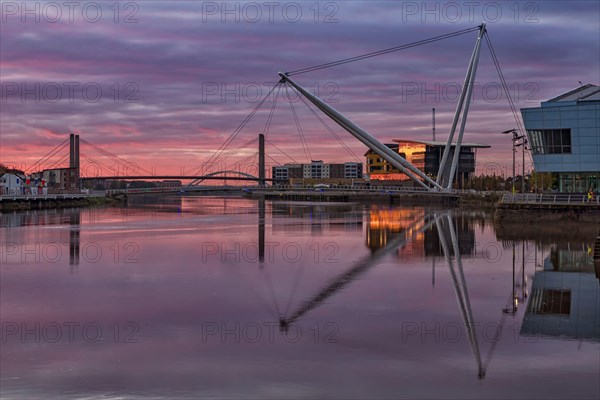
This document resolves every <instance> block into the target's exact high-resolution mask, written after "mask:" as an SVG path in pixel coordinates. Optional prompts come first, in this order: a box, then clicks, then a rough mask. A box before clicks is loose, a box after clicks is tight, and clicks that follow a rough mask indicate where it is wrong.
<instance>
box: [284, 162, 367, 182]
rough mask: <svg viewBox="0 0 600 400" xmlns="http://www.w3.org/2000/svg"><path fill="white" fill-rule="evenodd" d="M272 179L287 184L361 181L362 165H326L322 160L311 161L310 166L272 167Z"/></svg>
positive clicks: (354, 163) (285, 165) (348, 163)
mask: <svg viewBox="0 0 600 400" xmlns="http://www.w3.org/2000/svg"><path fill="white" fill-rule="evenodd" d="M272 173H273V179H275V180H276V181H278V182H287V181H292V180H296V179H304V180H315V179H316V180H328V179H362V177H363V165H362V163H357V162H346V163H340V164H327V163H324V162H323V161H322V160H313V161H312V162H311V163H310V164H284V165H277V166H274V167H273V169H272Z"/></svg>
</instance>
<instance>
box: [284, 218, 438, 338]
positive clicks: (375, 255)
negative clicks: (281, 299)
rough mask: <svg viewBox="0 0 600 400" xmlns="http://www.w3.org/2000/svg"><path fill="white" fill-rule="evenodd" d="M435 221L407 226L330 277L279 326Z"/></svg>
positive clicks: (291, 321)
mask: <svg viewBox="0 0 600 400" xmlns="http://www.w3.org/2000/svg"><path fill="white" fill-rule="evenodd" d="M427 217H429V216H425V217H423V218H421V219H419V220H417V221H415V222H414V223H413V225H412V226H411V228H412V227H414V226H418V225H419V224H420V223H421V222H424V219H425V218H427ZM435 222H436V220H435V219H433V220H432V221H429V222H428V223H426V224H424V225H422V226H421V227H420V228H418V229H417V230H414V231H413V230H412V229H411V228H409V229H406V230H404V231H402V234H400V235H398V236H396V237H395V238H394V239H393V240H390V241H388V242H387V244H386V245H385V246H384V247H382V248H380V249H377V250H375V251H373V252H372V253H371V254H369V255H368V256H366V257H364V258H362V259H361V260H359V261H358V262H357V263H356V264H354V266H353V267H352V268H350V269H349V270H347V271H346V272H344V273H343V274H341V275H339V276H337V277H336V278H334V279H332V280H331V281H330V283H329V284H327V285H326V286H324V287H323V288H322V289H321V290H320V291H319V292H318V293H317V294H316V295H315V296H313V297H312V298H311V299H310V300H308V301H306V302H304V303H303V304H302V305H301V306H300V308H298V310H296V311H295V312H294V313H292V315H291V316H289V317H286V316H285V315H282V316H281V318H280V319H279V327H280V328H281V329H282V330H286V329H287V327H288V326H289V325H290V324H292V323H294V322H295V321H296V320H297V319H298V318H300V317H301V316H302V315H304V314H306V313H307V312H309V311H310V310H312V309H313V308H315V307H317V306H318V305H319V304H321V303H322V302H323V301H325V300H326V299H327V298H328V297H330V296H332V295H333V294H335V293H336V292H337V291H339V290H340V289H342V288H343V287H344V286H346V285H348V284H349V283H350V282H352V281H354V279H356V278H357V277H358V276H359V275H361V274H362V273H364V272H365V271H367V270H368V269H369V268H370V267H372V266H374V265H375V264H377V263H378V262H379V261H380V260H381V259H382V258H383V257H384V256H385V255H387V254H388V253H390V252H392V251H394V250H396V249H397V248H398V247H399V246H401V245H403V244H404V243H406V242H407V241H408V240H409V239H410V237H411V236H412V235H414V234H416V233H420V232H422V231H424V230H426V229H428V228H429V227H431V225H433V223H435Z"/></svg>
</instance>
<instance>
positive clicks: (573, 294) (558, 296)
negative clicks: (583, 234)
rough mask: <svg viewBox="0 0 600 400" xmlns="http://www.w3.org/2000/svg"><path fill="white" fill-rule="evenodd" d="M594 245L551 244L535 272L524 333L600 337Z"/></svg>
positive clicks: (598, 297)
mask: <svg viewBox="0 0 600 400" xmlns="http://www.w3.org/2000/svg"><path fill="white" fill-rule="evenodd" d="M593 245H594V243H593V242H591V241H590V242H583V243H569V242H568V243H561V244H555V245H553V246H552V247H551V249H550V254H549V255H548V256H547V257H546V258H545V259H544V260H543V267H542V269H541V270H539V271H536V272H535V275H534V276H533V287H532V290H531V297H530V300H529V303H528V305H527V310H526V313H525V316H524V318H523V324H522V329H521V334H522V335H544V336H549V337H555V338H567V339H569V338H570V339H577V340H591V341H600V296H599V290H598V286H599V285H600V277H598V276H597V275H596V272H595V270H594V262H593Z"/></svg>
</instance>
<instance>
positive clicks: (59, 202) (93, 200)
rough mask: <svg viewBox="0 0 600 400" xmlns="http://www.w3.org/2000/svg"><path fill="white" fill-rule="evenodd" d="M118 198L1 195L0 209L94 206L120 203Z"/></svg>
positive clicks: (17, 209)
mask: <svg viewBox="0 0 600 400" xmlns="http://www.w3.org/2000/svg"><path fill="white" fill-rule="evenodd" d="M120 204H123V202H122V201H121V200H119V199H115V198H111V197H104V196H87V195H81V196H57V195H54V196H52V195H48V196H36V197H28V198H27V197H7V196H5V197H3V198H2V200H1V201H0V211H19V210H43V209H49V208H69V207H95V206H105V205H120Z"/></svg>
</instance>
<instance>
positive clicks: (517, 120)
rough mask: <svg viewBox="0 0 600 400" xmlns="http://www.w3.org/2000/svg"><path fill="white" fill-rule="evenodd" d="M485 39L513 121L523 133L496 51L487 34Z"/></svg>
mask: <svg viewBox="0 0 600 400" xmlns="http://www.w3.org/2000/svg"><path fill="white" fill-rule="evenodd" d="M485 40H486V42H487V44H488V49H489V50H490V54H491V55H492V60H493V62H494V66H495V67H496V71H497V72H498V76H499V78H500V83H501V85H502V88H503V90H504V91H505V93H506V97H507V98H508V104H509V106H510V109H511V112H512V114H513V117H514V118H515V122H516V124H517V128H518V129H519V130H520V131H521V134H523V133H524V132H525V129H524V127H523V125H522V123H521V120H520V119H519V117H518V113H517V109H516V107H515V104H514V102H513V100H512V97H511V96H510V90H509V88H508V85H507V83H506V79H505V78H504V74H503V72H502V68H501V67H500V62H499V61H498V57H497V56H496V51H495V50H494V46H493V45H492V42H491V40H490V38H489V34H486V35H485Z"/></svg>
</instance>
